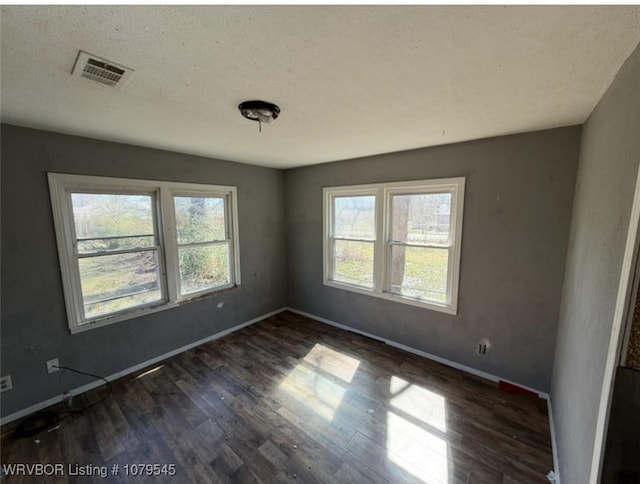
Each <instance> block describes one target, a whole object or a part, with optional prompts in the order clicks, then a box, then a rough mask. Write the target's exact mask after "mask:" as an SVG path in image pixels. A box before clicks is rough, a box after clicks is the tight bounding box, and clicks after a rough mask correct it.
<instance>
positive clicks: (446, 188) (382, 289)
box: [323, 177, 465, 315]
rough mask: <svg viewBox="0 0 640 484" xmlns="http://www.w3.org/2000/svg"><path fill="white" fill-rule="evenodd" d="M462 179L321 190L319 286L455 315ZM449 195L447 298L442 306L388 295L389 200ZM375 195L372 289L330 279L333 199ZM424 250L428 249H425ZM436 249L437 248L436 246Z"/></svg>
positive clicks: (456, 310) (456, 309)
mask: <svg viewBox="0 0 640 484" xmlns="http://www.w3.org/2000/svg"><path fill="white" fill-rule="evenodd" d="M464 189H465V178H464V177H458V178H441V179H432V180H412V181H404V182H392V183H373V184H367V185H349V186H340V187H325V188H324V189H323V198H324V207H323V283H324V285H326V286H330V287H334V288H338V289H345V290H348V291H353V292H357V293H360V294H366V295H369V296H374V297H378V298H382V299H386V300H390V301H396V302H400V303H404V304H409V305H412V306H418V307H422V308H426V309H431V310H434V311H440V312H443V313H447V314H453V315H455V314H457V312H458V286H459V281H460V255H461V248H462V222H463V212H464ZM424 193H451V221H450V224H451V226H452V227H453V230H452V231H451V240H450V241H449V250H450V259H449V265H448V271H447V272H448V273H447V294H446V298H445V302H444V303H439V302H436V301H426V300H424V299H417V298H412V297H409V296H403V295H400V294H396V293H392V292H390V291H389V285H390V282H389V281H388V279H389V277H388V276H389V272H390V264H391V247H392V245H394V241H393V240H391V239H392V237H391V199H392V196H394V195H400V194H424ZM362 195H375V197H376V203H375V207H376V215H375V234H376V238H375V242H374V256H373V281H374V283H373V289H367V288H365V287H362V286H356V285H352V284H347V283H344V282H339V281H335V280H333V279H332V272H333V265H334V260H333V241H334V240H335V238H334V235H333V226H334V223H333V217H334V213H333V210H334V206H335V205H334V199H335V198H336V197H348V196H362ZM425 247H430V246H429V245H427V246H425ZM434 247H435V246H434ZM438 247H440V246H438Z"/></svg>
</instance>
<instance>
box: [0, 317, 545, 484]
mask: <svg viewBox="0 0 640 484" xmlns="http://www.w3.org/2000/svg"><path fill="white" fill-rule="evenodd" d="M148 370H155V371H150V372H149V371H148ZM113 388H114V393H113V394H112V395H111V396H109V398H107V399H106V400H105V401H104V402H103V403H101V404H99V405H96V406H95V407H93V408H92V409H90V410H88V411H87V412H85V415H77V416H73V417H71V418H67V419H65V420H63V421H62V422H61V423H60V427H59V428H58V429H57V430H54V431H51V432H44V433H42V434H40V435H39V436H37V437H32V438H28V439H19V440H12V439H4V440H5V442H4V445H3V447H2V463H3V464H7V463H16V462H23V463H35V462H43V463H58V462H64V463H65V465H68V464H72V465H75V464H78V465H80V466H86V464H91V465H94V466H103V465H104V466H108V467H109V470H110V471H111V469H112V468H113V465H114V464H118V465H119V475H118V476H113V475H110V476H109V478H108V480H109V481H111V482H146V481H149V482H150V481H153V482H174V483H175V482H180V483H188V482H194V483H207V482H233V483H238V482H298V483H300V482H302V483H311V482H341V483H343V482H356V483H363V482H376V483H377V482H427V483H446V484H459V483H491V484H496V483H503V484H507V483H509V484H511V483H544V482H548V481H547V479H546V477H545V475H546V474H547V473H548V472H549V471H550V470H551V469H552V466H553V463H552V456H551V446H550V445H551V444H550V437H549V424H548V419H547V414H546V405H545V402H544V401H543V400H539V399H536V398H532V397H529V396H525V395H517V394H512V393H505V392H503V391H502V390H500V389H499V388H498V387H497V386H496V385H494V384H492V383H489V382H486V381H484V380H480V379H477V378H474V377H471V376H469V375H467V374H464V373H462V372H460V371H458V370H454V369H452V368H449V367H446V366H443V365H440V364H438V363H434V362H431V361H428V360H425V359H422V358H420V357H417V356H415V355H412V354H409V353H405V352H403V351H400V350H396V349H394V348H391V347H389V346H386V345H384V344H382V343H379V342H376V341H372V340H370V339H367V338H365V337H362V336H359V335H356V334H353V333H350V332H346V331H342V330H339V329H335V328H333V327H330V326H326V325H324V324H322V323H318V322H315V321H312V320H310V319H307V318H304V317H301V316H298V315H296V314H293V313H290V312H285V313H281V314H279V315H277V316H273V317H271V318H269V319H267V320H265V321H262V322H260V323H258V324H255V325H253V326H250V327H248V328H245V329H243V330H241V331H238V332H236V333H233V334H232V335H229V336H227V337H225V338H223V339H221V340H217V341H214V342H211V343H208V344H205V345H202V346H200V347H198V348H195V349H193V350H191V351H188V352H186V353H183V354H181V355H178V356H176V357H174V358H171V359H169V360H166V361H164V362H162V363H161V364H159V365H157V367H153V368H148V369H146V370H144V371H141V372H138V373H137V374H133V375H129V376H127V377H125V378H122V379H120V380H118V381H116V382H114V384H113ZM102 394H103V390H96V391H94V392H90V393H88V394H86V400H87V401H95V400H96V399H98V398H99V397H100V395H102ZM83 399H84V398H83V397H79V398H77V399H76V404H79V403H80V402H79V400H83ZM36 439H37V440H38V442H36ZM139 463H150V464H175V466H176V476H174V477H166V476H165V477H160V478H154V479H150V478H147V479H146V480H145V479H144V478H139V477H138V478H132V477H128V478H127V477H126V476H124V475H123V474H124V466H125V465H127V464H129V465H130V464H139ZM105 481H106V479H103V478H102V477H100V476H93V477H69V476H64V477H59V478H57V479H55V478H48V479H47V480H43V479H33V478H17V477H15V476H13V477H9V478H7V479H6V481H5V482H7V483H14V482H100V483H102V482H105Z"/></svg>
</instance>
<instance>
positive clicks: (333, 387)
mask: <svg viewBox="0 0 640 484" xmlns="http://www.w3.org/2000/svg"><path fill="white" fill-rule="evenodd" d="M358 365H360V361H359V360H357V359H355V358H352V357H351V356H348V355H345V354H343V353H340V352H339V351H336V350H333V349H331V348H328V347H326V346H324V345H321V344H316V345H315V346H314V347H313V348H312V349H311V351H309V353H308V354H307V355H306V356H305V357H304V359H303V360H302V362H301V363H299V364H298V365H297V366H296V367H295V368H294V369H293V371H292V372H291V373H290V374H289V375H288V376H287V378H285V380H284V381H283V382H282V383H281V384H280V388H281V389H282V390H284V391H286V392H287V393H289V394H290V395H292V396H293V397H294V398H296V399H297V400H299V401H300V402H302V403H303V404H304V405H306V406H307V407H308V408H309V409H310V410H312V411H313V412H315V413H316V414H318V415H319V416H321V417H322V418H324V419H325V420H328V421H331V420H333V417H334V416H335V413H336V410H337V409H338V407H339V406H340V403H341V402H342V399H343V397H344V394H345V392H346V391H347V390H346V388H345V386H344V385H345V383H349V382H351V380H352V379H353V376H354V375H355V373H356V371H357V369H358Z"/></svg>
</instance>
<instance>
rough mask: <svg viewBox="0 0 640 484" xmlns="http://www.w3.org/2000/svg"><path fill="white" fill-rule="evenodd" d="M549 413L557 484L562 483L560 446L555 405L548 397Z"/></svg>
mask: <svg viewBox="0 0 640 484" xmlns="http://www.w3.org/2000/svg"><path fill="white" fill-rule="evenodd" d="M547 413H548V414H549V431H550V433H551V450H552V451H553V471H554V474H555V476H556V480H555V481H554V483H555V484H561V482H560V459H559V458H558V445H557V443H556V426H555V423H554V420H553V405H551V397H547Z"/></svg>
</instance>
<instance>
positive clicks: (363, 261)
mask: <svg viewBox="0 0 640 484" xmlns="http://www.w3.org/2000/svg"><path fill="white" fill-rule="evenodd" d="M333 243H334V246H333V250H334V252H333V262H334V266H333V267H334V269H333V280H334V281H337V282H346V283H347V284H355V285H356V286H362V287H367V288H373V242H360V241H353V240H334V241H333Z"/></svg>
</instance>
